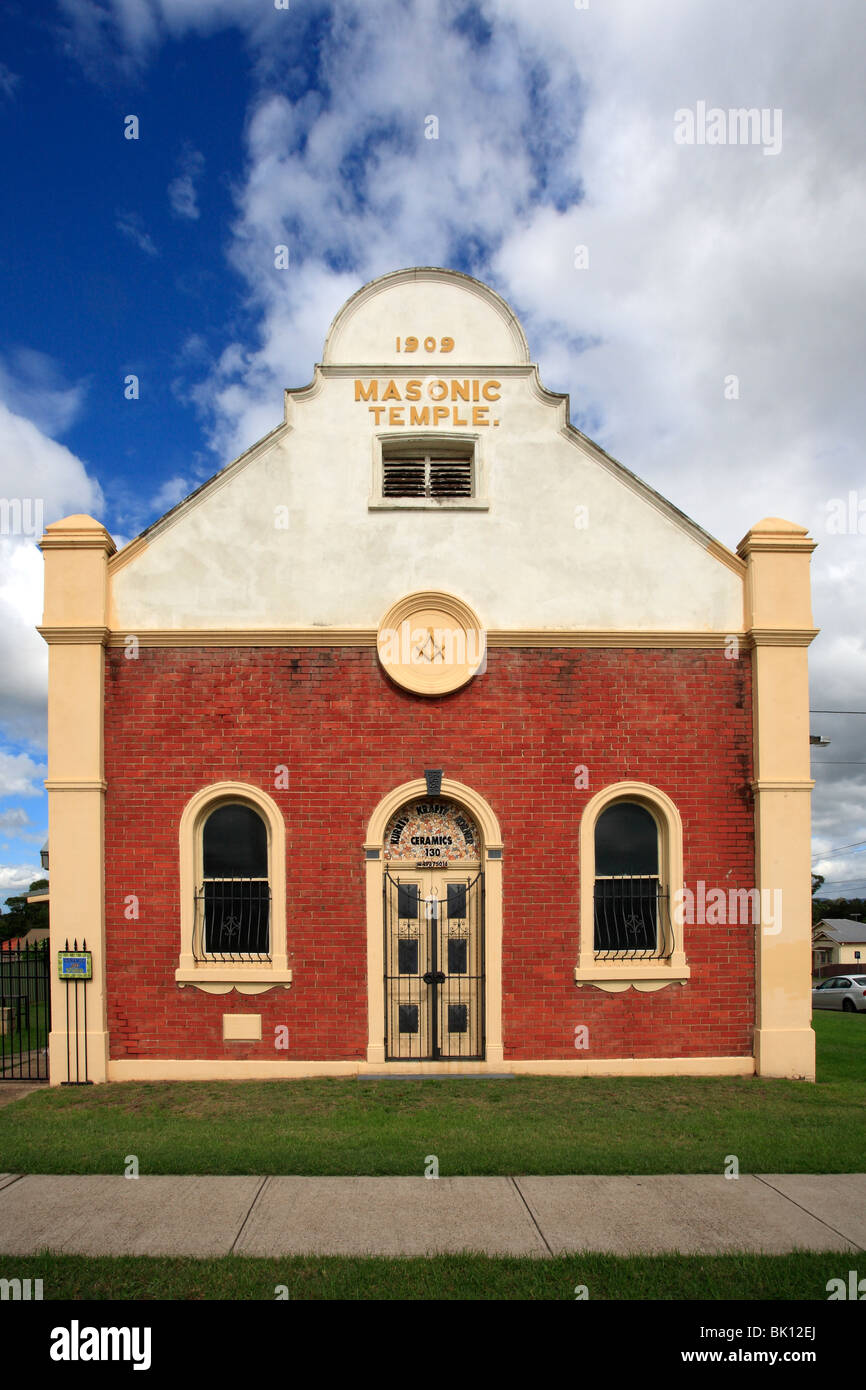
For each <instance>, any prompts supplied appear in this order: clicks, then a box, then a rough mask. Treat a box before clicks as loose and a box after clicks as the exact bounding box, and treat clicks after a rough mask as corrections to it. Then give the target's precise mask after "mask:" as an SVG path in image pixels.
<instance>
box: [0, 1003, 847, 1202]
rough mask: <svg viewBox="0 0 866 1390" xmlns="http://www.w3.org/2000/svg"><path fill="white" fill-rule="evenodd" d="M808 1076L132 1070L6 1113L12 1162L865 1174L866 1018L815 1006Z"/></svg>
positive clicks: (176, 1169)
mask: <svg viewBox="0 0 866 1390" xmlns="http://www.w3.org/2000/svg"><path fill="white" fill-rule="evenodd" d="M815 1029H816V1034H817V1041H818V1059H819V1060H818V1076H819V1080H818V1081H817V1082H816V1083H815V1084H814V1085H813V1084H810V1083H807V1082H796V1081H769V1080H762V1079H757V1078H744V1077H735V1078H717V1079H713V1078H703V1077H701V1078H697V1077H649V1078H630V1077H628V1078H626V1077H623V1078H609V1079H605V1078H596V1077H578V1078H568V1077H519V1078H516V1079H514V1080H502V1081H485V1080H481V1079H479V1080H477V1081H476V1080H454V1081H450V1080H444V1081H397V1082H393V1081H376V1082H366V1081H364V1082H361V1081H356V1080H354V1079H351V1080H343V1079H327V1080H321V1081H319V1080H316V1081H260V1082H257V1081H247V1082H217V1081H214V1082H151V1083H144V1082H130V1083H124V1084H116V1085H110V1086H98V1087H87V1088H82V1089H81V1090H77V1089H68V1090H67V1089H59V1088H55V1089H51V1090H48V1089H47V1088H46V1090H44V1091H40V1092H38V1093H34V1094H31V1095H30V1096H28V1097H26V1098H24V1099H22V1100H20V1101H18V1102H16V1103H15V1104H14V1105H8V1106H5V1107H4V1108H3V1109H2V1110H0V1171H3V1172H25V1173H122V1172H123V1169H124V1162H125V1158H126V1155H127V1154H135V1155H136V1156H137V1157H138V1160H139V1165H140V1172H141V1173H142V1175H146V1174H149V1173H230V1174H233V1173H251V1174H284V1173H298V1174H320V1175H325V1176H327V1175H352V1174H368V1175H374V1174H377V1175H378V1174H416V1175H418V1176H420V1175H422V1174H423V1172H424V1163H425V1158H426V1156H427V1155H428V1154H435V1155H436V1156H437V1157H438V1160H439V1172H440V1174H441V1175H442V1176H443V1177H448V1176H454V1175H461V1174H490V1175H494V1174H509V1173H517V1174H519V1173H538V1174H544V1173H633V1174H645V1173H718V1172H721V1171H722V1170H723V1168H724V1164H725V1159H726V1156H727V1155H728V1154H735V1155H736V1156H737V1158H738V1160H739V1164H740V1170H741V1171H742V1172H792V1173H797V1172H800V1173H805V1172H812V1173H816V1172H817V1173H820V1172H836V1173H839V1172H860V1171H862V1170H863V1168H864V1123H863V1117H864V1104H866V1015H862V1014H853V1015H852V1014H831V1013H821V1014H818V1015H817V1016H816V1018H815Z"/></svg>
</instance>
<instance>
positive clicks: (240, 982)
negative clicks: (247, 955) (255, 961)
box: [174, 962, 292, 994]
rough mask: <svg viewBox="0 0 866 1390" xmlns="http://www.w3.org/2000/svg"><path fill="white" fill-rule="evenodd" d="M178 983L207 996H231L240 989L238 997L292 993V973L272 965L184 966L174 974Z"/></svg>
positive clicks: (228, 963) (229, 963)
mask: <svg viewBox="0 0 866 1390" xmlns="http://www.w3.org/2000/svg"><path fill="white" fill-rule="evenodd" d="M174 978H175V982H176V983H177V984H178V986H179V987H180V988H181V989H183V988H184V987H185V986H186V985H194V986H195V988H196V989H200V990H202V991H203V993H205V994H229V993H230V992H231V990H233V989H236V990H237V992H238V994H264V993H265V991H266V990H269V989H276V988H278V987H279V986H280V985H281V986H282V987H283V989H290V988H291V984H292V972H291V970H285V969H281V968H279V967H276V966H270V965H238V964H237V963H233V962H227V963H226V964H224V965H197V966H193V967H189V966H181V967H180V968H179V969H178V970H175V972H174Z"/></svg>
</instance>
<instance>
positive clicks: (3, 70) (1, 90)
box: [0, 63, 21, 101]
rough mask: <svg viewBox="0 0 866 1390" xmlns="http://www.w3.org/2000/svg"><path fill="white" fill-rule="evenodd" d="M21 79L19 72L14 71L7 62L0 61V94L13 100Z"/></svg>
mask: <svg viewBox="0 0 866 1390" xmlns="http://www.w3.org/2000/svg"><path fill="white" fill-rule="evenodd" d="M20 81H21V77H20V75H19V74H18V73H17V72H12V70H11V68H7V66H6V64H5V63H0V95H2V96H4V97H8V98H9V100H10V101H11V100H12V99H13V98H14V96H15V92H16V89H17V87H18V83H19V82H20Z"/></svg>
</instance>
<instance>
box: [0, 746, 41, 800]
mask: <svg viewBox="0 0 866 1390" xmlns="http://www.w3.org/2000/svg"><path fill="white" fill-rule="evenodd" d="M46 772H47V768H46V766H45V764H44V763H38V762H36V761H35V759H33V758H31V757H30V755H29V754H28V753H6V752H3V751H2V749H0V797H6V796H40V795H41V794H42V787H40V786H37V785H36V780H37V779H41V778H44V777H45V775H46ZM4 814H5V815H14V814H16V812H15V811H6V812H4Z"/></svg>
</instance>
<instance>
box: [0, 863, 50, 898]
mask: <svg viewBox="0 0 866 1390" xmlns="http://www.w3.org/2000/svg"><path fill="white" fill-rule="evenodd" d="M44 877H45V873H44V871H43V870H42V869H34V868H28V867H27V865H26V864H15V865H12V864H0V900H2V901H3V902H5V901H6V899H7V898H15V897H19V896H20V895H21V894H23V893H26V892H27V890H28V889H29V887H30V885H31V883H35V882H36V880H37V879H40V878H44Z"/></svg>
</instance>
